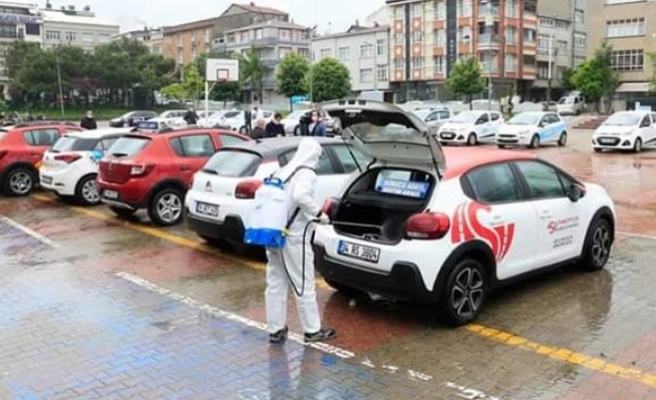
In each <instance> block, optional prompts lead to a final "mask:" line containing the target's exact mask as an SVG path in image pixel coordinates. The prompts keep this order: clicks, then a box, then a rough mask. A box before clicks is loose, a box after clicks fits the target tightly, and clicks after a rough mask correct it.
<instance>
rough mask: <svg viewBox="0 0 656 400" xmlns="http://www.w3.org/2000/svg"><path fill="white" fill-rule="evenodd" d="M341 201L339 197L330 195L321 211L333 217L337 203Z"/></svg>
mask: <svg viewBox="0 0 656 400" xmlns="http://www.w3.org/2000/svg"><path fill="white" fill-rule="evenodd" d="M338 202H339V199H337V198H335V197H328V198H327V199H326V200H324V202H323V207H321V211H322V212H323V213H324V214H326V215H327V216H329V217H331V218H332V216H333V212H334V211H335V209H336V208H337V203H338Z"/></svg>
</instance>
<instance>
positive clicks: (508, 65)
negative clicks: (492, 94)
mask: <svg viewBox="0 0 656 400" xmlns="http://www.w3.org/2000/svg"><path fill="white" fill-rule="evenodd" d="M504 62H505V69H506V71H507V72H516V71H517V55H516V54H508V53H506V55H505V60H504Z"/></svg>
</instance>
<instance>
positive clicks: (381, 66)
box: [311, 23, 390, 95]
mask: <svg viewBox="0 0 656 400" xmlns="http://www.w3.org/2000/svg"><path fill="white" fill-rule="evenodd" d="M389 32H390V30H389V26H386V25H383V26H373V27H365V26H359V24H357V23H356V25H354V26H352V27H351V28H350V29H349V30H347V31H346V32H342V33H337V34H333V35H325V36H316V37H314V38H312V50H311V51H312V59H313V60H314V61H319V60H320V59H322V58H326V57H333V58H336V59H338V60H339V61H341V62H342V63H343V64H344V65H345V66H346V68H348V70H349V72H350V74H351V90H352V91H353V92H354V94H355V95H357V94H359V93H361V92H363V91H370V90H380V91H385V92H388V91H389V90H390V76H389Z"/></svg>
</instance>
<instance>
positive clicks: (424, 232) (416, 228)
mask: <svg viewBox="0 0 656 400" xmlns="http://www.w3.org/2000/svg"><path fill="white" fill-rule="evenodd" d="M450 227H451V221H450V220H449V217H448V216H447V215H446V214H442V213H431V212H426V213H421V214H415V215H413V216H411V217H410V218H409V219H408V220H407V221H406V223H405V234H406V236H407V237H408V238H410V239H441V238H443V237H444V236H445V235H446V234H447V233H448V232H449V228H450Z"/></svg>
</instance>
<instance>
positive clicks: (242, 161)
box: [203, 149, 262, 178]
mask: <svg viewBox="0 0 656 400" xmlns="http://www.w3.org/2000/svg"><path fill="white" fill-rule="evenodd" d="M261 161H262V158H261V157H260V156H259V155H258V154H255V153H251V152H249V151H243V150H230V149H225V150H219V151H218V152H217V153H216V154H214V155H213V156H212V158H210V159H209V161H207V163H206V164H205V166H204V167H203V172H205V173H208V174H212V175H218V176H225V177H233V178H241V177H246V176H253V175H255V172H257V169H258V167H259V166H260V162H261Z"/></svg>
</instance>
